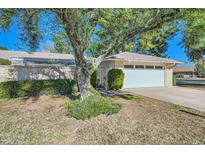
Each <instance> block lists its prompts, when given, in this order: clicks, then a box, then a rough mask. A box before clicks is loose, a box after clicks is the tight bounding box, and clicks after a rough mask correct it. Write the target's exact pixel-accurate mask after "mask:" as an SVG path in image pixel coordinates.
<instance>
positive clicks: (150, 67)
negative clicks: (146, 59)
mask: <svg viewBox="0 0 205 154" xmlns="http://www.w3.org/2000/svg"><path fill="white" fill-rule="evenodd" d="M145 68H146V69H154V66H151V65H148V66H146V67H145Z"/></svg>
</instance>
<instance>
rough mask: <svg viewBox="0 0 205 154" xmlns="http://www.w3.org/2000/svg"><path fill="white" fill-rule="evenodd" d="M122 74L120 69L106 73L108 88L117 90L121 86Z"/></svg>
mask: <svg viewBox="0 0 205 154" xmlns="http://www.w3.org/2000/svg"><path fill="white" fill-rule="evenodd" d="M123 81H124V73H123V71H122V70H120V69H112V70H110V71H109V72H108V88H109V89H110V90H119V89H121V88H122V86H123Z"/></svg>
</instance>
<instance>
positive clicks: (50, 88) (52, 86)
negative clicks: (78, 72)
mask: <svg viewBox="0 0 205 154" xmlns="http://www.w3.org/2000/svg"><path fill="white" fill-rule="evenodd" d="M75 92H77V86H76V82H75V81H74V80H70V79H58V80H26V81H8V82H2V83H0V98H17V97H30V96H34V97H35V96H38V95H40V94H48V95H49V94H52V95H68V94H73V93H75Z"/></svg>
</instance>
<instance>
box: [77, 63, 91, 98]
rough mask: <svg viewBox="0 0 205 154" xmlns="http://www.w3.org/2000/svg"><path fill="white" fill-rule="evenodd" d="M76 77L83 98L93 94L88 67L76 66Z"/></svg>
mask: <svg viewBox="0 0 205 154" xmlns="http://www.w3.org/2000/svg"><path fill="white" fill-rule="evenodd" d="M76 67H77V68H76V78H77V83H78V87H79V91H80V97H81V100H84V99H86V98H87V97H89V96H90V95H91V93H90V90H89V89H90V88H91V85H90V74H89V73H88V72H87V71H86V68H83V67H82V66H76Z"/></svg>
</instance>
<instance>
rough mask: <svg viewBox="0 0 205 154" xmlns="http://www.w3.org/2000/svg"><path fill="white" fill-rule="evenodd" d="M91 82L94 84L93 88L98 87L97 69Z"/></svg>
mask: <svg viewBox="0 0 205 154" xmlns="http://www.w3.org/2000/svg"><path fill="white" fill-rule="evenodd" d="M90 83H91V85H92V86H93V88H95V89H96V88H97V71H94V72H93V74H92V75H91V78H90Z"/></svg>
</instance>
